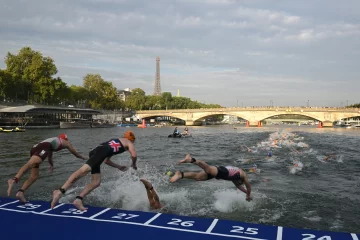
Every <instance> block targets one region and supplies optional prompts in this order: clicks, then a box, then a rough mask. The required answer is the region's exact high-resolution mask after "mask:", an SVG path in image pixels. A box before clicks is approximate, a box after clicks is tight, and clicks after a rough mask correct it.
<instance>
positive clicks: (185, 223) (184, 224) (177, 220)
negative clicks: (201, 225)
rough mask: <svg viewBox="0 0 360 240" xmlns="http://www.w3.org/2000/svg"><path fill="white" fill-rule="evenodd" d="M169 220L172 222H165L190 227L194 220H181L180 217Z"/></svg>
mask: <svg viewBox="0 0 360 240" xmlns="http://www.w3.org/2000/svg"><path fill="white" fill-rule="evenodd" d="M171 220H172V222H168V223H167V224H170V225H181V226H183V227H191V226H193V225H194V221H182V220H181V219H178V218H172V219H171ZM179 223H180V224H179Z"/></svg>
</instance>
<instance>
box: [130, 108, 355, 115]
mask: <svg viewBox="0 0 360 240" xmlns="http://www.w3.org/2000/svg"><path fill="white" fill-rule="evenodd" d="M219 111H227V112H228V111H286V112H359V113H360V108H344V107H342V108H341V107H230V108H199V109H167V110H140V111H136V113H139V114H140V113H143V114H146V113H151V114H153V113H164V112H167V113H171V112H219Z"/></svg>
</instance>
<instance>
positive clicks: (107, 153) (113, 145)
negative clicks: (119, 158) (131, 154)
mask: <svg viewBox="0 0 360 240" xmlns="http://www.w3.org/2000/svg"><path fill="white" fill-rule="evenodd" d="M125 151H126V149H125V148H124V146H123V145H122V143H121V141H120V140H119V139H118V138H113V139H110V140H109V141H106V142H103V143H101V144H100V145H99V146H97V147H96V148H94V149H93V150H91V151H90V152H89V160H87V162H86V164H88V165H89V166H90V167H91V174H96V173H100V165H101V164H102V163H103V161H104V160H105V158H107V157H111V156H113V155H116V154H119V153H123V152H125Z"/></svg>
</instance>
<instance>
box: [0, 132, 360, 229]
mask: <svg viewBox="0 0 360 240" xmlns="http://www.w3.org/2000/svg"><path fill="white" fill-rule="evenodd" d="M128 129H131V130H133V131H134V132H135V135H136V137H137V140H136V143H135V147H136V149H137V153H138V171H135V170H132V169H130V170H129V171H127V172H120V171H118V170H117V169H114V168H111V167H109V166H106V165H105V164H104V165H103V166H102V173H103V177H102V185H101V186H100V187H99V188H98V189H96V190H95V191H93V192H92V193H91V194H90V195H89V196H88V197H86V198H85V199H84V202H85V204H87V205H93V206H102V207H111V208H123V209H128V210H142V211H150V210H149V207H148V202H147V197H146V192H145V189H144V187H143V185H142V184H141V183H140V181H139V178H141V177H143V178H147V179H148V180H150V181H151V182H152V183H153V185H154V187H155V189H156V190H157V191H158V193H159V196H160V199H161V201H162V202H163V203H164V204H165V205H166V206H167V208H168V209H170V211H171V213H175V214H179V215H190V216H198V217H212V218H215V217H216V218H222V219H231V220H239V221H245V222H253V223H263V224H269V225H281V226H287V227H295V228H310V229H321V230H329V231H344V232H356V233H359V232H360V220H359V216H360V207H359V202H360V158H359V137H360V129H341V128H330V129H326V128H322V129H319V128H316V127H305V126H301V127H299V126H289V125H286V126H270V127H262V128H245V127H238V128H236V129H235V128H234V127H232V126H203V127H189V131H190V133H191V134H192V137H189V138H183V139H173V138H167V135H168V134H170V133H172V131H173V128H172V127H163V128H151V127H150V128H146V129H140V128H122V127H118V128H108V129H66V130H64V129H49V130H27V131H26V132H24V133H6V134H5V133H2V134H0V142H1V148H0V168H1V171H0V196H2V197H5V196H6V189H7V183H6V182H7V179H9V178H11V177H13V176H14V175H15V174H16V172H17V171H18V170H19V168H20V167H21V166H22V165H23V164H24V163H25V162H26V161H27V160H28V158H29V151H30V149H31V147H32V146H33V145H34V144H36V143H37V142H39V141H41V140H43V139H45V138H48V137H52V136H57V135H58V134H59V133H62V132H65V133H66V134H68V137H69V140H70V141H71V143H72V144H73V146H74V147H75V148H76V149H77V150H78V151H79V152H81V153H82V154H87V153H88V151H89V150H90V149H92V148H93V147H95V146H96V145H97V144H99V143H100V142H103V141H105V140H108V139H109V138H112V137H119V136H122V134H123V133H124V132H125V131H126V130H128ZM180 130H182V127H180ZM271 144H275V146H272V148H271V149H272V154H273V155H272V157H267V154H268V152H269V149H270V146H271ZM245 146H246V147H245ZM247 147H248V148H249V149H250V150H251V151H248V148H247ZM186 153H191V154H192V155H193V156H194V157H195V158H197V159H201V160H205V161H206V162H208V163H209V164H214V165H215V164H221V165H225V166H226V165H234V166H239V167H241V168H243V169H248V168H250V167H252V166H253V164H257V167H258V171H257V173H249V174H248V176H249V179H250V184H251V186H252V192H253V193H252V195H253V197H254V200H253V201H252V202H250V203H249V202H246V201H245V195H244V194H243V193H241V192H240V191H239V190H236V189H235V187H234V186H233V184H232V183H231V182H228V181H223V180H215V179H213V180H210V181H206V182H197V181H193V180H188V179H183V180H180V181H179V182H176V183H169V177H168V176H167V175H166V173H167V172H168V171H172V172H174V171H175V170H185V171H198V170H199V168H198V167H197V166H195V165H192V164H182V165H176V163H177V161H179V160H180V159H182V158H183V157H184V156H185V154H186ZM331 154H335V156H334V157H331V158H329V159H328V160H324V159H325V157H326V156H329V155H331ZM112 159H113V160H114V161H115V162H117V163H122V164H127V165H130V155H129V153H128V152H125V153H123V154H120V155H117V156H114V157H113V158H112ZM83 162H84V161H83V160H80V159H77V158H75V157H74V156H73V155H72V154H71V153H69V152H68V151H66V150H63V151H60V152H58V153H54V165H55V169H54V172H53V173H52V174H49V173H48V172H47V169H48V163H47V162H44V163H43V164H42V165H41V166H40V178H39V180H38V181H37V182H36V183H35V184H34V185H33V186H32V187H31V188H30V189H29V190H28V191H27V192H26V196H27V197H28V198H29V199H30V200H45V201H50V200H51V198H52V190H53V189H57V188H59V187H60V186H61V185H62V184H63V183H64V182H65V181H66V180H67V178H68V177H69V176H70V175H71V174H72V173H73V172H74V171H75V170H77V169H78V168H79V167H80V166H81V165H82V164H83ZM294 164H297V167H296V166H295V167H294ZM27 177H28V175H27V174H26V175H25V176H24V177H23V178H22V179H21V180H20V184H22V183H23V182H24V180H25V179H26V178H27ZM89 181H90V175H89V176H87V177H84V178H83V179H81V180H80V181H78V182H77V183H76V184H75V186H74V187H73V188H71V189H69V191H68V192H67V194H66V195H65V196H64V197H63V198H62V199H61V200H60V202H65V203H68V202H72V201H73V199H74V197H75V196H76V195H77V194H79V192H80V191H81V189H82V188H83V187H84V185H85V184H86V183H88V182H89ZM20 186H21V185H20ZM20 186H19V185H18V186H15V189H14V191H13V195H12V197H14V195H15V191H16V189H17V188H19V187H20Z"/></svg>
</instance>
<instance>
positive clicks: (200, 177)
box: [170, 171, 208, 182]
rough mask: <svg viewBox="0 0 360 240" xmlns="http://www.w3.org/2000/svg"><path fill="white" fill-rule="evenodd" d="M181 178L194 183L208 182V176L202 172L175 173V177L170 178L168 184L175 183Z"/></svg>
mask: <svg viewBox="0 0 360 240" xmlns="http://www.w3.org/2000/svg"><path fill="white" fill-rule="evenodd" d="M181 178H187V179H194V180H196V181H206V180H208V174H207V173H206V172H204V171H201V172H181V171H176V172H175V175H174V176H173V177H172V178H170V182H176V181H178V180H179V179H181Z"/></svg>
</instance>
